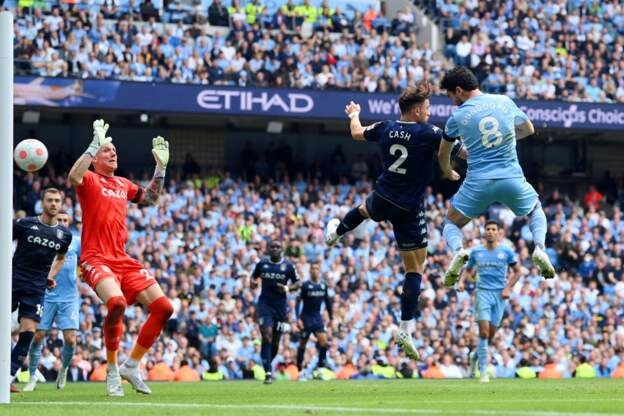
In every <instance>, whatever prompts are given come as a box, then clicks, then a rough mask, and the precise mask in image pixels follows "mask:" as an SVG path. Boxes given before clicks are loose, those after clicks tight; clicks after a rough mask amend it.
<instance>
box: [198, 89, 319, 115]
mask: <svg viewBox="0 0 624 416" xmlns="http://www.w3.org/2000/svg"><path fill="white" fill-rule="evenodd" d="M197 104H198V105H199V106H200V107H201V108H205V109H207V110H238V111H261V112H268V111H272V112H274V111H283V112H284V113H308V112H310V111H312V109H313V108H314V100H313V99H312V97H310V96H309V95H308V94H301V93H292V92H288V93H287V92H281V93H280V92H268V91H264V92H253V91H234V90H202V91H200V92H199V94H197Z"/></svg>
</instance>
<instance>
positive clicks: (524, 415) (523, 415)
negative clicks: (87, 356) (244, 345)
mask: <svg viewBox="0 0 624 416" xmlns="http://www.w3.org/2000/svg"><path fill="white" fill-rule="evenodd" d="M113 400H114V399H113ZM577 401H582V400H577ZM587 401H598V400H592V399H590V400H587ZM483 402H485V401H483ZM500 402H502V401H500ZM430 403H436V402H430ZM437 403H439V402H437ZM454 403H459V402H454ZM490 403H491V401H490ZM20 405H27V406H33V405H34V406H37V405H39V406H104V407H106V406H112V407H150V408H154V407H160V408H174V409H175V408H179V409H207V410H209V409H213V410H214V409H230V410H231V409H239V410H257V409H266V410H298V411H312V412H334V413H378V414H473V415H499V414H505V415H517V416H579V415H583V416H618V415H620V416H621V414H619V413H588V412H584V411H579V412H557V411H552V412H550V411H532V410H500V411H499V410H468V409H462V410H458V409H457V410H455V409H396V408H367V407H346V406H345V407H343V406H310V405H304V404H302V405H290V404H209V403H148V402H145V403H140V402H115V401H100V402H86V401H76V402H72V401H59V402H56V401H41V402H21V401H20V402H13V403H11V405H10V406H20Z"/></svg>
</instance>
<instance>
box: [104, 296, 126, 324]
mask: <svg viewBox="0 0 624 416" xmlns="http://www.w3.org/2000/svg"><path fill="white" fill-rule="evenodd" d="M127 306H128V304H127V303H126V299H125V298H124V297H123V296H113V297H112V298H110V299H109V300H108V301H107V302H106V307H107V308H108V318H109V320H110V321H118V320H120V319H121V318H122V317H123V314H124V313H125V311H126V307H127Z"/></svg>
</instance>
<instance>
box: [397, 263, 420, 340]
mask: <svg viewBox="0 0 624 416" xmlns="http://www.w3.org/2000/svg"><path fill="white" fill-rule="evenodd" d="M421 280H422V276H421V275H420V273H405V280H403V293H402V294H401V321H411V320H413V319H414V315H415V313H416V308H417V306H418V297H419V296H420V281H421ZM409 334H410V335H411V334H412V332H411V331H410V332H409Z"/></svg>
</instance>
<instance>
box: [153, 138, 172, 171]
mask: <svg viewBox="0 0 624 416" xmlns="http://www.w3.org/2000/svg"><path fill="white" fill-rule="evenodd" d="M152 154H153V155H154V160H155V161H156V171H155V172H154V176H158V177H163V176H165V170H166V169H167V163H169V142H168V141H167V140H165V139H164V138H163V137H161V136H158V137H154V138H153V139H152Z"/></svg>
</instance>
